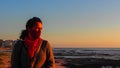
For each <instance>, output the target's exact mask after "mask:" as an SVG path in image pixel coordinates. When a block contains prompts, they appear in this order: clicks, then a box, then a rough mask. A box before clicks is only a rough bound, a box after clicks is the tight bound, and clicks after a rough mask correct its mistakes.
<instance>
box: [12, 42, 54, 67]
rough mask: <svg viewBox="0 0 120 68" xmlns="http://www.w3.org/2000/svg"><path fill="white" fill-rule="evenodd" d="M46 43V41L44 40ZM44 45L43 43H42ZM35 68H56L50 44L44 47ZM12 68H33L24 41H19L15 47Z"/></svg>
mask: <svg viewBox="0 0 120 68" xmlns="http://www.w3.org/2000/svg"><path fill="white" fill-rule="evenodd" d="M44 41H45V40H44ZM42 44H43V42H42ZM37 57H38V58H37V60H36V61H35V65H34V67H33V68H55V60H54V56H53V52H52V48H51V47H50V44H49V43H48V42H47V43H46V45H42V46H41V48H40V52H39V55H38V56H37ZM11 68H32V67H31V64H30V57H29V55H28V52H27V47H26V45H25V44H24V41H22V40H19V41H17V42H16V44H15V45H14V48H13V51H12V55H11Z"/></svg>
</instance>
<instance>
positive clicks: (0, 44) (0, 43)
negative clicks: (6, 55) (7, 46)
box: [0, 39, 3, 47]
mask: <svg viewBox="0 0 120 68" xmlns="http://www.w3.org/2000/svg"><path fill="white" fill-rule="evenodd" d="M2 44H3V40H2V39H0V47H2Z"/></svg>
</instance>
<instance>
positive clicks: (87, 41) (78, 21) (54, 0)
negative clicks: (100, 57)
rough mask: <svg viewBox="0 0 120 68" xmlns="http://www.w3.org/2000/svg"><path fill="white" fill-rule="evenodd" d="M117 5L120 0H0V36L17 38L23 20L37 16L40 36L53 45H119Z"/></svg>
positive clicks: (119, 10)
mask: <svg viewBox="0 0 120 68" xmlns="http://www.w3.org/2000/svg"><path fill="white" fill-rule="evenodd" d="M119 6H120V0H34V1H32V0H31V1H29V0H20V1H17V0H9V1H7V0H1V1H0V38H1V39H17V38H18V37H19V34H20V32H21V30H22V29H25V24H26V21H27V20H28V19H29V18H32V17H33V16H37V17H40V18H41V19H42V21H43V34H42V37H44V38H45V39H47V40H49V41H50V42H51V43H52V44H53V46H54V47H68V46H64V45H71V47H74V46H72V45H76V47H101V46H95V45H106V47H110V46H108V45H111V47H113V46H112V45H113V44H115V45H116V46H115V47H120V46H119V44H120V39H119V38H120V36H119V35H120V19H119V18H120V8H119ZM60 45H61V46H60ZM103 47H104V46H103Z"/></svg>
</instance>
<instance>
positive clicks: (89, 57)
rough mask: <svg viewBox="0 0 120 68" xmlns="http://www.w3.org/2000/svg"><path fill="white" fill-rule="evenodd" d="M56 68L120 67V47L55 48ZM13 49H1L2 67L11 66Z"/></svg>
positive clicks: (0, 63) (0, 67) (7, 67)
mask: <svg viewBox="0 0 120 68" xmlns="http://www.w3.org/2000/svg"><path fill="white" fill-rule="evenodd" d="M53 52H54V55H55V64H56V68H120V54H119V52H120V49H79V48H78V49H75V48H72V49H70V48H67V49H64V48H59V49H53ZM10 58H11V51H10V50H9V49H7V50H4V49H1V50H0V68H10Z"/></svg>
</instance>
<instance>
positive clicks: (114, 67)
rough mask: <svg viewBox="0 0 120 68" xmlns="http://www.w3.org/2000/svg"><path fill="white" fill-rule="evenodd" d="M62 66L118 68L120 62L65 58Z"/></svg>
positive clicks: (67, 67)
mask: <svg viewBox="0 0 120 68" xmlns="http://www.w3.org/2000/svg"><path fill="white" fill-rule="evenodd" d="M64 60H65V63H63V64H62V66H65V67H66V68H108V67H109V68H120V60H111V59H103V58H79V59H78V58H77V59H76V58H72V59H71V58H70V59H69V58H67V59H64Z"/></svg>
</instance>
